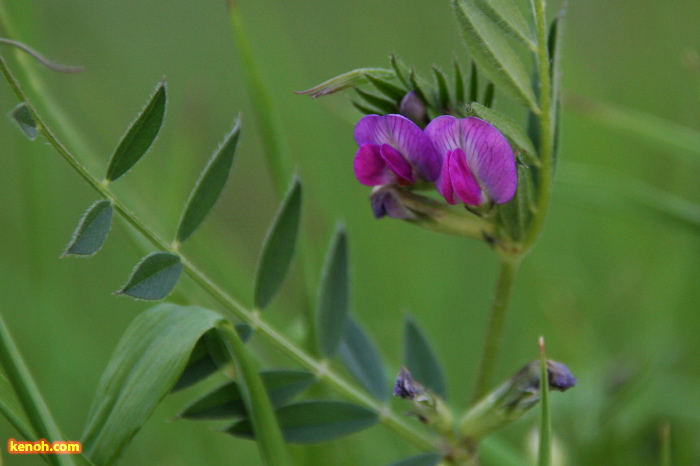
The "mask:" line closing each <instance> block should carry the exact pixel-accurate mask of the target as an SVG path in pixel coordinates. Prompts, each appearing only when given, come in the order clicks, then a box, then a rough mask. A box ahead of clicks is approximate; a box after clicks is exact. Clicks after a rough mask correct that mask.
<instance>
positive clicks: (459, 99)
mask: <svg viewBox="0 0 700 466" xmlns="http://www.w3.org/2000/svg"><path fill="white" fill-rule="evenodd" d="M453 65H454V73H455V103H456V106H457V108H461V107H462V106H463V105H464V104H465V103H466V101H465V100H464V99H465V97H466V92H465V88H464V75H463V74H462V67H461V66H459V62H458V61H457V58H454V59H453Z"/></svg>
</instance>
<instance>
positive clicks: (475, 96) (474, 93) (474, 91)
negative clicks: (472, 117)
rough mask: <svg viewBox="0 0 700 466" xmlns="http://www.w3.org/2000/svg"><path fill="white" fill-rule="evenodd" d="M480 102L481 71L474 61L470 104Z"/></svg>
mask: <svg viewBox="0 0 700 466" xmlns="http://www.w3.org/2000/svg"><path fill="white" fill-rule="evenodd" d="M478 100H479V71H478V70H477V68H476V62H475V61H474V60H472V66H471V72H470V73H469V102H477V101H478Z"/></svg>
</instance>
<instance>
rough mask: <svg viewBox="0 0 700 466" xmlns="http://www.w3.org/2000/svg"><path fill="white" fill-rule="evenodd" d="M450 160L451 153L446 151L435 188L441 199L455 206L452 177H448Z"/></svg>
mask: <svg viewBox="0 0 700 466" xmlns="http://www.w3.org/2000/svg"><path fill="white" fill-rule="evenodd" d="M451 158H452V151H448V152H447V155H446V156H445V160H444V161H443V163H442V171H441V173H440V177H439V178H438V180H437V181H436V182H435V188H436V189H437V190H438V192H439V193H440V194H442V197H444V198H445V200H446V201H447V202H448V203H449V204H452V205H455V204H457V201H455V196H454V194H455V189H454V187H452V177H450V159H451Z"/></svg>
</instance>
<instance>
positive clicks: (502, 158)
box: [461, 117, 518, 204]
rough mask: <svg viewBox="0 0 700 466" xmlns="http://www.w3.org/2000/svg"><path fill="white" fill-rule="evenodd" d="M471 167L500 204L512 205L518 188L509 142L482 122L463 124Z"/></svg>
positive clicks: (464, 138) (465, 146)
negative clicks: (509, 202) (510, 203)
mask: <svg viewBox="0 0 700 466" xmlns="http://www.w3.org/2000/svg"><path fill="white" fill-rule="evenodd" d="M461 126H462V131H461V132H462V137H463V144H464V145H463V146H462V147H463V149H464V153H465V155H466V159H467V165H468V166H469V168H471V170H472V172H473V173H474V176H475V177H476V179H477V180H479V183H480V184H481V186H482V188H483V189H484V191H486V193H487V194H488V195H489V197H490V198H491V199H492V200H493V202H495V203H496V204H503V203H505V202H508V201H510V200H511V199H512V198H513V195H514V194H515V189H516V187H517V185H518V174H517V171H516V168H515V156H514V155H513V149H511V147H510V144H508V140H507V139H506V138H505V136H503V135H502V134H501V133H500V132H499V131H498V130H497V129H496V128H494V127H493V126H491V125H490V124H489V123H487V122H485V121H484V120H480V119H479V118H475V117H469V118H464V119H463V120H461Z"/></svg>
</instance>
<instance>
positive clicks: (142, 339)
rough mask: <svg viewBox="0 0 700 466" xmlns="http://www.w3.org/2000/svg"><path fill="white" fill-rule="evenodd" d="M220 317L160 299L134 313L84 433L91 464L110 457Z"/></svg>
mask: <svg viewBox="0 0 700 466" xmlns="http://www.w3.org/2000/svg"><path fill="white" fill-rule="evenodd" d="M222 321H223V318H222V317H221V316H220V315H219V314H217V313H215V312H213V311H210V310H208V309H203V308H200V307H194V306H190V307H183V306H176V305H174V304H160V305H158V306H156V307H153V308H151V309H149V310H147V311H146V312H144V313H143V314H141V315H139V316H138V317H136V319H134V321H133V322H132V324H131V325H130V326H129V328H128V329H127V330H126V332H125V333H124V335H123V336H122V338H121V340H120V341H119V344H118V345H117V347H116V349H115V350H114V353H112V357H111V359H110V362H109V364H108V365H107V368H106V370H105V372H104V374H103V375H102V378H101V380H100V383H99V385H98V388H97V392H96V394H95V399H94V400H93V403H92V407H91V409H90V414H89V416H88V422H87V425H86V427H85V431H84V432H83V435H82V439H81V441H82V443H83V451H84V452H85V454H86V456H87V457H88V458H89V459H90V460H91V461H93V462H94V463H95V464H100V465H105V464H111V463H113V462H114V461H115V460H116V459H117V458H118V457H119V456H120V455H121V454H122V452H123V451H124V449H125V448H126V446H127V445H128V443H129V441H130V440H131V438H132V437H133V436H134V435H135V434H136V433H137V432H138V430H139V429H140V428H141V426H143V424H144V423H145V422H146V420H147V419H148V418H149V416H150V415H151V413H152V412H153V411H154V410H155V408H156V406H157V405H158V403H159V402H160V401H161V400H162V399H163V397H164V396H165V395H167V393H168V392H169V391H170V389H171V388H172V387H173V385H174V384H175V382H176V381H177V379H178V377H179V376H180V374H181V372H182V370H183V369H184V368H185V365H186V364H187V361H188V359H189V357H190V353H191V352H192V350H193V348H194V347H195V344H196V343H197V341H198V340H199V339H200V338H201V337H202V335H204V333H206V332H207V331H208V330H210V329H212V328H213V327H215V326H216V325H218V324H219V323H220V322H222Z"/></svg>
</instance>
